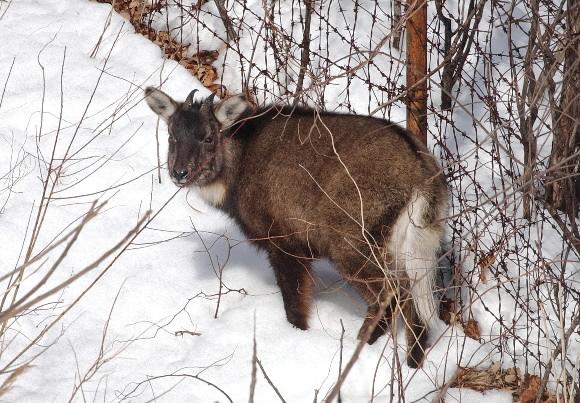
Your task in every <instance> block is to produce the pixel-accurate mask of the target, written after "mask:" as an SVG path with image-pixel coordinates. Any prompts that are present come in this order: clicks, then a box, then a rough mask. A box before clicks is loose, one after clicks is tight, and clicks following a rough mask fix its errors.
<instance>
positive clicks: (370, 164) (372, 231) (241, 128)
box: [147, 89, 447, 367]
mask: <svg viewBox="0 0 580 403" xmlns="http://www.w3.org/2000/svg"><path fill="white" fill-rule="evenodd" d="M147 91H148V92H147V95H148V98H147V99H148V103H149V105H150V106H151V107H152V109H153V110H154V111H156V112H157V113H158V114H159V115H160V116H162V117H164V118H165V119H166V120H167V121H168V125H169V129H170V133H171V136H172V138H173V139H174V144H175V147H174V148H173V149H171V148H170V155H169V162H170V164H169V165H170V166H169V168H170V174H171V175H172V177H173V179H174V180H175V181H176V183H177V184H178V185H182V186H189V185H194V186H199V187H200V188H202V189H204V188H206V187H207V186H209V185H211V184H212V183H214V182H216V181H223V184H224V186H221V187H220V188H223V190H224V193H223V194H222V195H219V196H220V197H218V198H213V200H214V202H213V203H214V204H215V205H216V206H217V207H219V208H221V209H222V210H223V211H225V212H227V213H228V214H229V215H230V216H231V217H233V218H234V219H235V220H236V222H237V223H238V224H239V225H240V227H241V228H242V230H243V231H244V233H245V234H246V235H247V237H248V238H250V239H251V240H253V242H254V243H255V244H256V245H257V246H258V247H260V248H262V249H264V250H265V251H267V253H268V257H269V260H270V264H271V265H272V268H273V269H274V272H275V274H276V279H277V282H278V285H279V287H280V290H281V293H282V298H283V301H284V307H285V310H286V316H287V318H288V321H289V322H290V323H292V324H293V325H294V326H296V327H298V328H300V329H307V328H308V316H309V307H310V304H311V299H312V288H313V280H312V274H311V263H312V261H313V260H314V259H317V258H320V257H326V258H329V259H330V260H331V261H332V262H333V263H334V264H335V266H336V269H337V270H338V271H339V272H340V274H341V275H342V276H343V278H344V279H345V280H347V281H348V282H349V283H350V284H351V285H352V286H353V287H354V288H356V289H357V290H358V291H359V292H360V294H361V295H362V296H363V297H364V298H365V300H366V301H367V302H368V304H369V308H368V315H367V318H366V319H365V321H364V323H363V326H362V327H361V330H360V333H359V337H364V335H365V333H366V332H367V328H368V327H369V325H370V324H371V323H372V322H373V319H374V318H375V317H376V315H377V314H378V313H379V312H380V311H381V309H380V308H381V306H383V307H384V306H385V305H386V306H387V309H386V311H387V313H386V316H385V318H382V319H381V320H380V321H379V323H378V326H377V327H376V328H375V329H374V331H373V332H372V333H371V334H370V337H369V339H368V342H369V343H373V342H374V341H375V340H376V339H377V338H378V337H379V336H380V335H382V334H383V333H384V332H385V331H386V328H387V324H388V322H389V321H390V318H389V317H390V315H391V313H392V312H393V311H395V310H397V311H399V310H400V311H401V312H402V314H403V316H404V319H405V322H406V329H407V341H408V348H409V350H408V360H407V362H408V364H409V365H410V366H412V367H417V366H419V365H420V363H421V361H422V359H423V355H424V350H425V347H426V339H427V329H426V325H427V324H426V323H423V321H422V320H421V318H420V317H419V315H418V314H417V311H416V309H415V305H414V303H413V300H412V299H411V291H410V290H411V286H410V283H411V279H410V278H409V277H408V275H407V273H406V272H405V270H404V268H401V267H399V266H398V265H397V264H396V263H395V258H394V257H392V256H391V253H390V252H389V250H388V248H387V243H388V242H389V239H390V238H391V236H392V228H393V226H394V225H395V222H396V220H397V218H398V217H399V216H400V215H401V214H406V213H404V212H405V211H406V208H408V206H409V205H410V203H412V201H413V200H412V198H413V197H414V196H413V195H417V194H420V195H422V197H424V199H425V200H426V203H427V206H426V208H425V210H424V212H423V213H422V221H423V225H424V227H425V228H428V229H429V230H433V231H435V233H436V234H441V233H442V223H441V222H440V211H441V209H442V206H445V204H446V199H447V192H446V185H445V182H444V179H443V175H442V174H441V172H440V169H439V167H438V166H437V163H436V162H435V160H434V158H433V157H432V155H431V154H430V153H429V152H428V150H427V149H426V148H425V147H424V146H423V145H422V144H421V143H420V142H419V141H417V140H416V139H415V138H413V137H411V136H410V135H409V134H408V133H407V132H406V131H405V130H404V129H402V128H401V127H399V126H397V125H395V124H393V123H391V122H389V121H386V120H382V119H375V118H370V117H363V116H353V115H341V114H333V113H320V114H318V113H316V112H314V111H312V110H309V109H295V110H290V109H288V108H284V109H282V110H277V109H275V108H270V109H261V110H252V109H251V108H250V106H249V104H247V103H245V100H244V99H243V98H242V97H239V99H238V100H233V101H229V103H228V101H227V100H226V101H224V103H222V104H218V105H211V102H206V106H205V107H204V106H202V105H200V104H194V103H192V102H191V100H190V101H189V103H188V102H186V103H185V104H179V103H176V102H175V101H173V100H171V99H170V98H169V100H166V99H165V98H164V97H167V96H166V95H165V94H163V93H161V92H160V91H157V90H153V89H148V90H147ZM167 98H168V97H167ZM188 99H189V98H188ZM171 105H173V107H174V108H172V107H171ZM209 105H211V107H210V106H209ZM160 106H163V107H165V108H166V109H163V108H161V107H160ZM168 110H169V112H168ZM228 118H229V119H230V120H228ZM244 118H245V119H244ZM216 122H219V124H220V127H221V128H222V130H221V131H219V132H218V131H216V130H215V127H216ZM208 136H213V137H212V139H211V140H208ZM203 164H205V165H206V166H200V165H203ZM176 167H177V168H176ZM184 167H185V168H184ZM184 170H185V171H184ZM185 172H187V174H185ZM216 188H217V187H216ZM215 200H218V201H215ZM437 236H439V235H437ZM428 298H432V295H430V296H428ZM397 301H398V302H397ZM381 304H382V305H381ZM397 306H399V308H398V309H397ZM383 311H384V309H383Z"/></svg>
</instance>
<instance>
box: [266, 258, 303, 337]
mask: <svg viewBox="0 0 580 403" xmlns="http://www.w3.org/2000/svg"><path fill="white" fill-rule="evenodd" d="M268 257H269V258H270V264H271V265H272V268H273V269H274V274H275V275H276V281H277V282H278V286H279V287H280V291H281V292H282V299H283V300H284V309H285V310H286V318H287V319H288V322H290V323H291V324H293V325H294V326H296V327H297V328H299V329H302V330H306V329H308V314H309V311H310V303H311V300H312V287H313V283H314V281H313V280H312V276H311V274H310V261H309V260H308V259H305V258H304V259H302V258H298V257H295V256H293V255H291V254H289V253H285V252H284V251H282V250H279V249H277V248H276V247H270V248H268Z"/></svg>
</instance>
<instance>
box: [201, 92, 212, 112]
mask: <svg viewBox="0 0 580 403" xmlns="http://www.w3.org/2000/svg"><path fill="white" fill-rule="evenodd" d="M214 98H215V94H214V93H212V94H211V95H210V96H209V97H207V98H206V99H205V101H203V104H202V105H201V108H200V112H210V111H211V107H212V105H213V99H214Z"/></svg>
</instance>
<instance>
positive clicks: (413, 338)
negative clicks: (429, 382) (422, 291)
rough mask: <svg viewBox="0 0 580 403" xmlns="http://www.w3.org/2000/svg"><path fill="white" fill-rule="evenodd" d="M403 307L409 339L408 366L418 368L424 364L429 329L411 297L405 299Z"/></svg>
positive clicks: (406, 333) (406, 332)
mask: <svg viewBox="0 0 580 403" xmlns="http://www.w3.org/2000/svg"><path fill="white" fill-rule="evenodd" d="M401 305H402V309H401V311H402V316H403V318H402V319H403V321H404V326H405V336H406V339H407V365H408V366H409V367H411V368H418V367H420V366H421V364H422V363H423V358H424V357H425V350H426V349H427V338H428V332H427V327H426V326H425V324H424V323H423V321H422V320H421V319H420V318H419V314H418V313H417V309H416V308H415V304H414V302H413V300H412V299H411V298H410V296H409V297H407V298H405V300H404V301H402V303H401Z"/></svg>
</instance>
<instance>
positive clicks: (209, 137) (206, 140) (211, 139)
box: [203, 136, 213, 144]
mask: <svg viewBox="0 0 580 403" xmlns="http://www.w3.org/2000/svg"><path fill="white" fill-rule="evenodd" d="M203 142H204V143H206V144H211V143H213V136H207V137H206V138H204V139H203Z"/></svg>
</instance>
